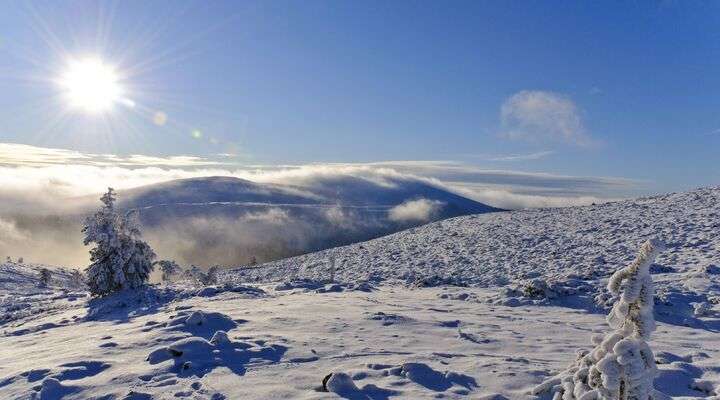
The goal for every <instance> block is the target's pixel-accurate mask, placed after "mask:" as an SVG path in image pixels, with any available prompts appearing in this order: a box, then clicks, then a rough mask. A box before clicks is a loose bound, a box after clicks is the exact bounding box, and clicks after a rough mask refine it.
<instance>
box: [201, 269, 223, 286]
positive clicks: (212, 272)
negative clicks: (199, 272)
mask: <svg viewBox="0 0 720 400" xmlns="http://www.w3.org/2000/svg"><path fill="white" fill-rule="evenodd" d="M219 271H220V266H218V265H213V266H212V267H210V269H208V272H207V273H206V274H205V280H204V281H203V284H204V285H215V284H217V282H218V272H219Z"/></svg>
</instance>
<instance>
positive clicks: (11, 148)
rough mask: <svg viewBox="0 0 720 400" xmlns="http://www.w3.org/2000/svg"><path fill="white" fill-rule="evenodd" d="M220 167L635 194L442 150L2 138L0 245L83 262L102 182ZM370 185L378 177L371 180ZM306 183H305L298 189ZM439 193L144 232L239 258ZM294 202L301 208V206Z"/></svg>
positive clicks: (495, 189)
mask: <svg viewBox="0 0 720 400" xmlns="http://www.w3.org/2000/svg"><path fill="white" fill-rule="evenodd" d="M207 176H228V177H237V178H242V179H247V180H250V181H254V182H260V183H271V184H282V185H291V186H292V188H288V190H294V191H296V192H297V193H298V194H302V193H303V190H304V189H305V188H308V189H309V188H318V187H322V188H323V189H324V190H325V191H324V192H325V193H329V192H332V191H334V190H336V186H335V182H336V181H337V182H340V181H343V180H344V182H346V183H347V182H357V185H356V184H355V183H353V184H352V185H347V184H346V186H344V187H343V190H350V191H353V190H354V191H355V193H354V195H357V197H358V198H362V197H363V196H364V194H365V191H366V190H367V189H372V187H392V186H393V185H396V184H397V182H398V181H401V180H404V181H413V180H414V181H420V182H423V183H426V184H430V185H432V186H434V187H437V188H441V189H445V190H449V191H452V192H455V193H458V194H460V195H463V196H465V197H468V198H470V199H473V200H476V201H479V202H482V203H485V204H488V205H491V206H495V207H499V208H505V209H517V208H528V207H556V206H568V205H578V204H590V203H593V202H602V201H607V200H612V199H616V198H622V197H628V196H629V195H630V194H634V193H635V192H636V191H637V190H638V188H639V187H640V186H639V182H636V181H633V180H629V179H624V178H614V177H582V176H563V175H554V174H544V173H535V172H522V171H509V170H493V169H482V168H479V167H476V166H472V165H467V164H462V163H456V162H451V161H386V162H374V163H362V164H358V163H356V164H349V163H334V164H333V163H327V164H310V165H299V166H297V165H296V166H293V165H284V166H277V165H276V166H262V165H231V164H226V163H224V162H216V161H213V160H209V159H203V158H199V157H187V156H179V157H166V158H162V157H146V156H140V155H135V156H128V157H118V156H113V155H95V154H85V153H79V152H75V151H68V150H58V149H44V148H38V147H33V146H25V145H3V144H0V256H3V257H4V256H5V255H10V256H13V257H21V256H22V257H24V258H25V259H27V260H32V261H38V262H45V263H50V264H62V265H72V266H82V265H86V264H87V250H88V249H87V248H85V247H84V246H82V243H81V235H80V228H81V221H82V216H83V215H86V214H87V213H88V212H90V211H92V210H93V209H94V208H96V207H97V206H98V204H99V203H98V201H97V199H96V195H98V194H99V193H101V192H103V191H104V190H105V189H106V188H107V187H108V186H112V187H114V188H116V189H118V190H120V192H121V193H122V190H123V189H129V188H133V187H137V186H142V185H149V184H154V183H158V182H165V181H170V180H174V179H181V178H195V177H207ZM373 185H376V186H373ZM308 191H310V190H308ZM439 207H441V204H439V203H437V202H436V201H432V200H427V199H423V198H417V199H414V200H411V201H408V202H406V203H405V204H401V205H398V206H396V207H395V208H393V209H392V210H388V209H384V210H378V209H374V210H371V209H368V210H357V209H353V208H348V207H342V205H336V206H327V207H324V208H318V209H312V210H308V209H302V210H299V209H296V208H287V207H285V208H283V207H270V208H267V209H257V210H249V211H248V210H245V211H243V212H236V211H233V212H231V213H230V214H229V215H225V214H217V215H215V214H212V215H178V216H177V217H174V220H173V221H171V222H168V221H170V220H166V221H165V222H164V223H163V224H147V226H146V227H145V234H146V237H147V238H148V240H149V241H150V242H151V244H152V245H153V246H155V247H156V250H157V251H158V254H159V255H160V256H161V257H163V258H177V259H178V261H179V262H183V263H196V264H202V265H207V264H212V263H220V264H241V263H247V262H249V261H251V260H252V258H253V257H254V258H255V259H257V260H258V261H265V260H269V259H275V258H278V257H282V256H288V255H293V254H298V253H302V252H306V251H312V250H316V249H319V248H322V247H323V246H328V245H337V244H345V243H349V242H351V241H357V240H364V239H367V238H369V237H374V236H377V235H380V234H384V233H388V232H391V231H393V230H397V229H401V228H403V227H405V226H407V225H408V224H417V223H422V222H425V221H428V220H431V219H432V217H433V215H434V213H435V212H436V210H437V209H438V208H439ZM301 211H302V212H301Z"/></svg>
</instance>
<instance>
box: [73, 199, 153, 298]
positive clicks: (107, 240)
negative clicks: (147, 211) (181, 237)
mask: <svg viewBox="0 0 720 400" xmlns="http://www.w3.org/2000/svg"><path fill="white" fill-rule="evenodd" d="M100 201H102V203H103V206H102V208H101V209H100V210H98V211H97V212H96V213H95V214H94V215H93V216H91V217H88V218H87V219H86V220H85V226H84V227H83V229H82V232H83V233H84V234H85V239H84V241H83V243H84V244H85V245H88V244H90V243H95V247H94V248H93V249H91V250H90V261H91V262H92V264H90V266H89V267H88V269H87V278H88V286H90V292H91V293H92V294H95V295H105V294H108V293H112V292H115V291H119V290H123V289H128V288H138V287H140V286H142V285H144V284H145V283H146V282H147V281H148V278H149V277H150V273H151V272H152V270H153V268H154V264H153V259H154V258H155V252H153V250H152V249H151V248H150V246H149V245H148V244H147V243H146V242H144V241H143V240H142V239H141V233H140V227H139V225H138V222H137V219H136V218H135V214H134V213H133V212H128V213H126V214H120V213H119V212H118V211H117V210H116V209H115V192H114V190H113V189H112V188H108V191H107V193H105V194H104V195H103V196H102V197H101V198H100Z"/></svg>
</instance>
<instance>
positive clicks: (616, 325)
mask: <svg viewBox="0 0 720 400" xmlns="http://www.w3.org/2000/svg"><path fill="white" fill-rule="evenodd" d="M664 248H665V247H664V245H663V244H662V243H661V242H660V241H658V240H648V241H646V242H645V243H643V245H642V246H641V247H640V251H639V253H638V255H637V258H636V259H635V261H633V262H632V264H630V265H629V266H627V267H625V268H623V269H621V270H618V271H616V272H615V273H614V274H613V275H612V277H611V278H610V281H609V282H608V290H609V291H610V293H611V294H612V295H613V296H614V297H615V298H616V301H615V304H614V305H613V308H612V310H611V311H610V314H609V315H608V317H607V322H608V324H609V325H610V327H611V328H613V329H614V331H613V332H611V333H608V334H606V335H605V336H604V337H603V336H601V335H598V336H596V337H593V344H594V345H595V348H594V349H593V350H592V351H591V352H589V353H588V352H587V351H583V352H580V353H578V358H577V360H576V361H575V362H574V363H573V364H572V365H571V366H570V368H568V369H567V370H566V371H564V372H563V373H561V374H560V375H559V376H557V377H555V378H552V379H550V380H547V381H545V382H543V383H542V384H540V385H539V386H537V387H536V388H535V389H533V393H534V394H540V393H544V392H548V391H554V393H555V395H554V397H553V400H650V399H658V398H660V397H659V396H657V394H656V392H655V390H654V389H653V380H654V378H655V375H656V374H657V367H656V366H655V357H654V356H653V352H652V350H651V349H650V346H648V344H647V342H646V340H648V339H649V338H650V334H651V333H652V331H653V330H655V319H654V316H653V302H654V296H655V293H654V289H653V283H652V278H651V277H650V265H651V264H652V263H653V261H654V260H655V257H657V255H658V254H659V253H660V252H661V251H662V250H664Z"/></svg>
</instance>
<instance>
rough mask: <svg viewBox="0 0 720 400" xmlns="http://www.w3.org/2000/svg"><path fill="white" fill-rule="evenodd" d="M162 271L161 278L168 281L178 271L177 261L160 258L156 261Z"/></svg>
mask: <svg viewBox="0 0 720 400" xmlns="http://www.w3.org/2000/svg"><path fill="white" fill-rule="evenodd" d="M157 264H158V265H159V266H160V271H161V272H162V280H163V281H165V282H168V281H170V280H171V279H172V277H173V276H174V275H176V274H177V273H178V272H180V266H179V265H178V263H176V262H175V261H172V260H160V261H158V262H157Z"/></svg>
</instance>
